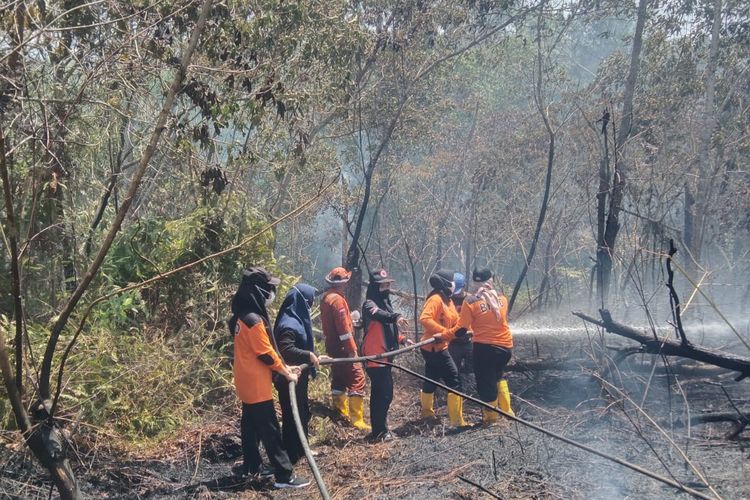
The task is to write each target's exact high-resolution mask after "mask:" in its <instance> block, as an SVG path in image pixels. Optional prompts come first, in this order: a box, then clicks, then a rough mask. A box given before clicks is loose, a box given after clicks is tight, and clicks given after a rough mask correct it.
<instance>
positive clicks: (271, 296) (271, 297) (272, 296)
mask: <svg viewBox="0 0 750 500" xmlns="http://www.w3.org/2000/svg"><path fill="white" fill-rule="evenodd" d="M275 298H276V292H271V293H269V294H268V298H267V299H266V307H268V306H270V305H271V304H273V300H274V299H275Z"/></svg>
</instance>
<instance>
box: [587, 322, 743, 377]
mask: <svg viewBox="0 0 750 500" xmlns="http://www.w3.org/2000/svg"><path fill="white" fill-rule="evenodd" d="M599 314H600V315H601V317H602V319H601V320H598V319H596V318H593V317H591V316H589V315H587V314H584V313H582V312H578V311H574V312H573V315H574V316H577V317H579V318H581V319H582V320H584V321H586V322H588V323H593V324H595V325H598V326H600V327H602V328H604V329H605V330H606V331H608V332H610V333H614V334H616V335H620V336H623V337H626V338H629V339H631V340H635V341H636V342H640V344H641V352H644V353H648V354H660V355H664V356H680V357H683V358H689V359H693V360H695V361H700V362H702V363H708V364H710V365H714V366H718V367H720V368H726V369H727V370H731V371H735V372H738V373H739V376H738V377H737V378H736V379H735V380H736V381H738V382H739V381H740V380H742V379H744V378H745V377H748V376H750V359H749V358H743V357H741V356H735V355H732V354H728V353H725V352H722V351H718V350H716V349H709V348H705V347H696V346H694V345H692V344H690V343H679V342H675V341H673V340H666V339H664V340H659V339H655V338H654V337H653V336H652V335H648V334H646V333H645V332H641V331H638V330H636V329H635V328H632V327H630V326H627V325H623V324H620V323H617V322H616V321H614V320H613V319H612V316H611V315H610V313H609V311H608V310H606V309H600V310H599Z"/></svg>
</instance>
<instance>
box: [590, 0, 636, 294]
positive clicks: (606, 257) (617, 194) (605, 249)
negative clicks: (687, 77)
mask: <svg viewBox="0 0 750 500" xmlns="http://www.w3.org/2000/svg"><path fill="white" fill-rule="evenodd" d="M647 5H648V0H639V2H638V18H637V20H636V23H635V34H634V35H633V49H632V51H631V53H630V69H629V70H628V78H627V80H626V82H625V94H624V98H623V106H622V119H621V121H620V128H619V133H615V134H614V135H615V152H614V153H615V155H614V156H615V168H614V175H613V178H612V182H611V184H612V186H611V190H610V195H609V212H608V214H607V220H606V223H605V227H604V238H603V241H602V245H601V246H602V250H601V251H597V266H598V267H597V269H598V270H599V272H600V273H601V278H600V280H601V291H600V297H601V302H602V303H603V304H606V303H607V299H608V295H609V289H610V284H611V281H612V264H613V254H614V252H615V245H616V243H617V235H618V234H619V232H620V212H621V211H622V200H623V198H624V196H625V181H626V171H625V170H626V169H625V158H624V154H623V150H624V146H625V143H626V142H627V140H628V138H629V137H630V131H631V128H632V125H633V96H634V95H635V83H636V81H637V79H638V73H639V71H640V67H641V48H642V46H643V27H644V25H645V23H646V7H647Z"/></svg>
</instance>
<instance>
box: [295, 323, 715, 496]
mask: <svg viewBox="0 0 750 500" xmlns="http://www.w3.org/2000/svg"><path fill="white" fill-rule="evenodd" d="M434 342H435V339H434V338H431V339H428V340H424V341H422V342H418V343H416V344H412V345H410V346H407V347H403V348H401V349H397V350H395V351H390V352H385V353H382V354H377V355H373V356H358V357H354V358H331V359H326V360H323V361H321V362H320V364H321V365H331V364H339V363H358V362H363V361H371V362H373V363H377V364H380V365H383V366H391V367H393V368H397V369H399V370H401V371H403V372H405V373H408V374H409V375H412V376H414V377H416V378H418V379H421V380H424V381H425V382H430V383H433V384H435V385H436V386H437V387H440V388H442V389H444V390H446V391H448V392H450V393H453V394H456V395H457V396H460V397H462V398H464V399H466V400H468V401H471V402H473V403H476V404H477V405H479V406H481V407H482V408H486V409H488V410H491V411H494V412H496V413H499V414H500V415H502V416H503V417H505V418H507V419H509V420H512V421H514V422H518V423H519V424H521V425H524V426H526V427H528V428H530V429H534V430H535V431H538V432H541V433H542V434H545V435H547V436H549V437H551V438H554V439H557V440H559V441H562V442H563V443H567V444H569V445H571V446H573V447H575V448H578V449H581V450H583V451H586V452H588V453H592V454H594V455H597V456H599V457H601V458H604V459H606V460H609V461H611V462H614V463H617V464H619V465H622V466H624V467H626V468H628V469H630V470H632V471H634V472H637V473H639V474H643V475H644V476H647V477H650V478H651V479H655V480H656V481H660V482H662V483H664V484H666V485H669V486H672V487H674V488H676V489H678V490H680V491H684V492H685V493H688V494H690V495H692V496H694V497H696V498H702V499H706V500H713V497H710V496H708V495H706V494H705V493H701V492H700V491H698V490H695V489H693V488H690V487H688V486H685V485H683V484H681V483H679V482H678V481H676V480H673V479H670V478H668V477H665V476H662V475H660V474H657V473H655V472H652V471H649V470H647V469H644V468H643V467H641V466H639V465H636V464H634V463H632V462H628V461H627V460H624V459H622V458H618V457H616V456H614V455H610V454H608V453H605V452H603V451H599V450H597V449H595V448H592V447H590V446H587V445H585V444H583V443H579V442H578V441H575V440H573V439H570V438H567V437H565V436H563V435H561V434H557V433H556V432H553V431H550V430H547V429H545V428H544V427H541V426H539V425H536V424H534V423H531V422H529V421H528V420H524V419H522V418H519V417H516V416H515V415H511V414H509V413H506V412H505V411H503V410H501V409H500V408H497V407H495V406H492V405H491V404H489V403H485V402H484V401H482V400H480V399H478V398H475V397H473V396H469V395H468V394H464V393H462V392H460V391H457V390H455V389H451V388H450V387H448V386H447V385H445V384H441V383H440V382H438V381H436V380H432V379H430V378H428V377H425V376H424V375H422V374H420V373H417V372H415V371H413V370H410V369H409V368H406V367H404V366H400V365H397V364H395V363H391V362H390V361H382V359H384V358H390V357H393V356H397V355H399V354H403V353H405V352H408V351H413V350H414V349H417V348H419V347H422V346H424V345H427V344H431V343H434ZM307 368H309V365H307V364H304V365H301V366H300V369H301V370H305V369H307ZM296 385H297V384H296V383H295V382H289V397H290V399H291V406H292V414H293V416H294V423H295V426H296V427H297V434H298V435H299V438H300V442H301V443H302V448H303V449H304V451H305V457H306V458H307V462H308V463H309V464H310V469H311V470H312V472H313V476H314V477H315V482H316V483H317V485H318V489H319V490H320V494H321V495H322V497H323V499H324V500H330V498H331V496H330V495H329V493H328V490H327V489H326V485H325V483H324V482H323V478H322V476H321V475H320V470H319V469H318V465H317V464H316V463H315V457H313V454H312V451H311V450H310V445H309V443H308V442H307V436H305V433H304V430H303V427H302V419H301V418H300V416H299V410H298V407H297V395H296V392H295V386H296Z"/></svg>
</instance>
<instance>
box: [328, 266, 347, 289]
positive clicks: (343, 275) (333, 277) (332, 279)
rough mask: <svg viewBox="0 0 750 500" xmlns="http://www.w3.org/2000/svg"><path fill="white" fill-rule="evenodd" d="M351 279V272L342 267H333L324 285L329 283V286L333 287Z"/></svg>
mask: <svg viewBox="0 0 750 500" xmlns="http://www.w3.org/2000/svg"><path fill="white" fill-rule="evenodd" d="M351 277H352V273H351V271H347V270H346V269H344V268H343V267H334V268H333V269H331V272H329V273H328V275H327V276H326V283H330V284H331V285H335V284H336V283H346V282H347V281H349V278H351Z"/></svg>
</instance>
